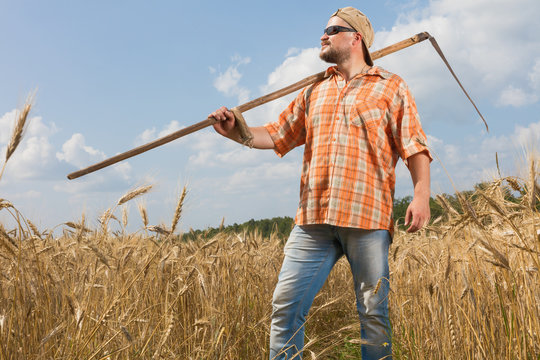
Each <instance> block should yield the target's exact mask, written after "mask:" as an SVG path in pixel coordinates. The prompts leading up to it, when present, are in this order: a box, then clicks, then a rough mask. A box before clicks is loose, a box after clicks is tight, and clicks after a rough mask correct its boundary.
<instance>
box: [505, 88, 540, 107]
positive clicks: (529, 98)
mask: <svg viewBox="0 0 540 360" xmlns="http://www.w3.org/2000/svg"><path fill="white" fill-rule="evenodd" d="M537 101H538V96H537V95H536V94H533V93H530V92H526V91H525V90H523V89H520V88H516V87H514V86H512V85H509V86H508V87H506V88H505V89H504V90H503V91H502V92H501V95H500V96H499V103H498V104H499V105H502V106H514V107H521V106H525V105H530V104H534V103H535V102H537Z"/></svg>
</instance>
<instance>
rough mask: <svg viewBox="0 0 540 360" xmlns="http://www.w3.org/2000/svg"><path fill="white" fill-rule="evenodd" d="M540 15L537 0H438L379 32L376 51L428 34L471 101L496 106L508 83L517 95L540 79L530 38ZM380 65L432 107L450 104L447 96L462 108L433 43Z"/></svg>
mask: <svg viewBox="0 0 540 360" xmlns="http://www.w3.org/2000/svg"><path fill="white" fill-rule="evenodd" d="M523 9H527V11H523ZM539 14H540V2H538V1H536V0H516V1H515V2H513V3H512V6H508V2H507V1H504V0H495V1H493V0H475V1H469V0H435V1H431V2H430V3H429V6H428V7H427V8H426V9H424V10H423V11H414V12H411V13H408V14H405V15H403V16H402V17H400V19H399V21H398V22H397V23H396V24H395V25H394V26H393V27H392V28H391V30H388V31H380V32H377V34H376V36H375V44H374V46H373V47H372V49H373V50H374V49H379V48H382V47H384V46H387V45H390V44H392V43H395V42H397V41H399V40H402V39H405V38H407V37H409V36H411V35H413V34H416V33H419V32H422V31H428V32H429V33H430V34H431V35H432V36H434V37H435V38H436V39H437V41H438V43H439V45H440V46H441V48H442V50H443V51H444V53H445V55H446V57H447V58H448V60H449V62H450V64H451V65H452V67H453V68H454V70H455V71H456V73H457V75H458V76H459V77H460V79H461V80H462V82H463V84H464V86H465V88H467V89H468V90H469V92H471V95H472V97H473V98H475V97H478V96H489V97H491V98H492V99H494V100H495V101H497V99H498V98H499V94H501V92H502V89H503V88H506V87H507V86H508V84H509V83H511V84H513V85H514V89H527V88H528V86H529V81H530V79H531V77H532V78H534V79H537V76H538V75H535V74H538V73H537V72H536V71H537V70H538V69H537V67H536V65H535V64H533V63H534V61H532V62H531V59H538V58H539V56H540V39H539V38H538V37H534V36H531V34H537V33H540V22H538V21H537V18H538V15H539ZM377 62H378V63H379V64H381V65H382V66H383V67H385V68H388V69H389V70H390V71H393V72H396V73H398V74H399V75H401V76H402V77H403V78H404V79H405V80H406V81H407V82H408V83H409V85H410V86H411V88H412V89H413V93H414V94H415V96H416V98H417V99H420V100H422V101H423V102H424V103H426V104H429V106H433V107H434V108H435V107H437V106H440V104H441V103H443V105H444V103H449V101H448V96H456V99H457V102H460V103H461V102H463V98H461V97H460V98H458V97H457V96H461V95H460V94H459V93H460V90H459V88H458V86H457V84H455V82H454V80H453V79H452V78H451V76H450V74H449V72H448V70H446V67H445V66H444V64H443V62H442V61H441V59H440V58H439V57H438V55H437V54H436V52H435V50H434V49H433V48H432V46H431V45H430V44H429V43H428V41H426V42H424V43H423V44H420V45H416V46H414V49H406V50H403V51H400V52H399V53H395V54H392V55H391V56H388V57H386V58H384V59H381V60H378V61H377ZM533 66H534V67H533ZM538 66H539V67H540V65H538ZM531 68H532V69H533V70H532V72H531V71H530V70H529V69H531ZM530 74H532V75H530ZM523 91H524V92H525V93H530V92H529V91H528V90H523ZM537 95H538V94H536V95H533V94H529V96H527V97H526V103H531V102H536V101H538V96H537ZM442 97H445V101H441V98H442ZM434 98H435V99H434ZM428 99H429V100H428ZM435 100H436V101H435ZM454 103H456V102H454ZM516 103H517V102H516V101H512V102H508V103H504V104H505V105H509V106H514V105H515V104H516ZM433 111H434V112H435V111H436V109H433ZM454 111H455V110H454Z"/></svg>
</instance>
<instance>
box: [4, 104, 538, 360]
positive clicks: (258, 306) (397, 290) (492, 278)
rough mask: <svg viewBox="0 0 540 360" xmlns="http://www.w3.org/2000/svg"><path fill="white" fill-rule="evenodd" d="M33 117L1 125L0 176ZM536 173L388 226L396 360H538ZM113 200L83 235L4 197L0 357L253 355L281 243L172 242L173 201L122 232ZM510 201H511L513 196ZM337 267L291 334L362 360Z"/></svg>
mask: <svg viewBox="0 0 540 360" xmlns="http://www.w3.org/2000/svg"><path fill="white" fill-rule="evenodd" d="M30 107H31V105H28V106H27V105H25V107H24V109H23V111H21V112H20V116H19V118H18V119H17V121H16V124H15V126H14V133H13V136H12V141H11V142H10V144H9V149H8V150H9V151H8V152H7V154H6V158H5V162H4V166H3V167H2V170H1V173H0V177H1V175H2V173H3V171H4V169H5V167H6V163H7V161H8V159H9V157H10V156H11V154H12V153H13V151H15V149H16V147H17V145H18V144H19V142H20V139H21V136H22V133H23V130H24V126H25V121H26V116H27V115H28V112H29V111H30ZM537 174H538V170H537V166H536V163H535V161H534V160H531V161H530V167H529V174H528V176H526V178H518V177H506V178H499V179H497V180H494V181H492V182H490V183H487V184H484V185H483V186H482V187H481V188H480V187H479V188H477V189H476V191H475V192H474V193H472V194H468V195H467V196H465V195H462V194H460V193H456V196H457V199H458V200H459V204H458V205H459V206H458V207H457V206H455V204H454V205H452V204H451V203H450V202H448V201H447V199H446V198H445V197H444V196H438V197H437V201H438V202H439V204H440V205H441V206H442V207H443V208H444V209H445V212H444V214H443V215H442V216H441V217H439V218H437V219H434V220H433V222H432V223H431V224H430V225H429V226H427V227H425V228H424V229H423V230H421V231H420V232H418V233H415V234H408V233H406V232H404V231H402V230H400V229H399V228H398V229H397V231H396V234H395V238H394V243H393V244H392V246H391V249H390V270H391V275H390V277H391V279H390V281H391V289H392V290H391V293H390V299H389V301H390V316H391V322H392V328H393V334H394V335H393V355H394V359H527V360H528V359H540V275H539V268H540V214H539V211H538V208H539V205H538V200H539V199H538V194H539V193H540V191H539V190H540V189H539V187H538V185H537V181H536V177H537ZM151 188H152V186H151V185H145V186H141V187H139V188H136V189H133V190H131V191H129V192H128V193H126V194H125V195H124V196H122V197H120V198H119V200H118V201H117V202H116V203H115V204H112V206H111V208H110V209H108V210H107V211H105V213H104V214H102V215H101V216H100V217H99V219H98V224H99V225H98V226H96V227H95V228H92V227H91V226H90V225H88V223H89V222H92V221H87V220H86V219H85V218H84V216H81V217H80V218H79V219H78V220H75V221H68V222H66V223H64V224H61V225H59V226H58V227H57V228H56V229H53V230H55V231H53V230H41V229H38V228H37V227H36V226H35V225H34V224H33V223H32V221H31V220H30V219H26V218H25V217H24V214H21V213H20V212H19V211H18V210H17V208H16V206H14V205H13V204H12V203H11V202H10V201H9V200H8V199H0V212H3V213H4V215H6V216H7V217H8V218H11V219H12V220H13V221H12V222H13V223H14V224H16V225H14V226H12V227H11V228H8V226H7V225H6V224H1V223H0V269H1V273H0V358H1V359H6V360H7V359H66V360H67V359H103V360H104V359H111V360H112V359H193V360H195V359H197V360H199V359H230V360H233V359H235V360H236V359H265V358H267V357H268V334H269V323H270V321H269V320H270V314H271V298H272V291H273V288H274V286H275V283H276V280H277V275H278V272H279V269H280V266H281V261H282V257H283V245H284V239H280V238H278V237H277V236H275V235H274V236H270V237H268V238H264V237H262V236H261V235H260V234H259V233H257V232H256V231H255V232H250V233H236V234H230V233H225V232H221V233H218V234H217V235H215V236H212V237H208V236H205V235H204V234H203V235H200V236H197V239H196V240H194V241H189V242H185V241H182V240H181V236H180V234H178V231H177V226H178V223H179V221H180V220H181V215H182V208H183V204H184V200H185V198H186V193H187V189H186V188H185V187H184V189H183V191H182V192H181V194H180V195H179V197H178V201H177V206H176V208H175V211H174V213H173V214H172V216H171V217H172V220H171V223H170V225H164V224H161V225H150V224H149V223H148V214H147V211H146V209H145V207H144V205H143V204H142V203H139V205H138V209H139V214H140V219H141V221H140V224H141V226H140V230H138V231H135V232H128V231H127V227H128V216H127V213H128V211H127V207H128V206H129V205H130V203H132V200H133V199H139V198H140V197H142V196H149V195H148V194H147V193H148V192H149V191H150V190H151ZM510 192H513V193H514V194H517V196H516V197H512V198H511V199H510V198H509V197H508V196H507V195H508V194H509V193H510ZM347 266H348V265H347V263H346V262H345V261H343V259H342V260H340V261H339V262H338V264H337V265H336V266H335V268H334V269H333V271H332V273H331V274H330V277H329V279H328V281H327V283H326V284H325V286H324V287H323V289H322V291H321V292H320V294H319V295H318V296H317V298H316V299H315V302H314V306H313V308H312V310H311V312H310V315H309V317H308V319H307V322H306V324H305V326H306V347H305V349H304V358H306V359H358V358H360V350H359V348H360V343H361V341H360V339H359V333H360V328H359V327H360V325H359V323H358V320H357V315H356V310H355V304H354V302H355V299H354V294H353V292H352V279H351V276H350V271H349V269H348V267H347Z"/></svg>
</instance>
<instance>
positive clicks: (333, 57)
mask: <svg viewBox="0 0 540 360" xmlns="http://www.w3.org/2000/svg"><path fill="white" fill-rule="evenodd" d="M319 57H320V58H321V60H322V61H326V62H327V63H332V64H341V63H343V62H345V61H347V60H349V58H350V57H351V52H350V51H346V50H338V49H335V48H333V47H330V45H329V47H328V48H327V49H326V51H325V52H322V51H321V52H320V53H319Z"/></svg>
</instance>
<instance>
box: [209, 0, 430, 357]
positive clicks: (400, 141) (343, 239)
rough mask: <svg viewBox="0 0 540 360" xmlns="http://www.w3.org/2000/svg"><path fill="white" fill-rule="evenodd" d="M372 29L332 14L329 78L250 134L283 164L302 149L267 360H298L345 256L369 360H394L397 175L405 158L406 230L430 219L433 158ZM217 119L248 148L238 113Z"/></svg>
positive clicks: (324, 40) (324, 49)
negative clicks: (408, 187)
mask: <svg viewBox="0 0 540 360" xmlns="http://www.w3.org/2000/svg"><path fill="white" fill-rule="evenodd" d="M373 36H374V33H373V28H372V26H371V23H370V21H369V20H368V18H367V17H366V16H365V15H364V14H363V13H362V12H360V11H359V10H357V9H355V8H352V7H346V8H342V9H339V10H338V11H336V12H335V13H333V14H332V15H331V17H330V19H329V21H328V23H327V26H326V28H325V30H324V34H323V36H322V37H321V51H320V58H321V59H322V60H324V61H326V62H329V63H334V64H336V65H335V66H332V67H330V68H328V69H327V75H329V77H327V78H325V79H324V80H322V81H320V82H318V83H315V84H313V85H310V86H307V87H306V88H304V89H303V90H302V91H301V92H300V93H299V94H298V96H297V97H296V99H295V100H294V101H293V102H292V103H291V104H290V105H289V106H288V107H287V108H286V109H285V110H284V111H283V112H282V113H281V115H280V116H279V119H278V120H277V121H276V122H273V123H269V124H266V125H264V126H261V127H252V128H250V130H251V132H252V133H253V136H254V139H253V146H254V147H255V148H259V149H273V150H274V151H275V152H276V153H277V154H278V155H279V156H280V157H281V156H284V155H285V154H286V153H288V152H289V151H290V150H292V149H293V148H295V147H297V146H301V145H304V146H305V147H304V158H303V167H302V176H301V179H300V202H299V206H298V211H297V213H296V218H295V226H294V228H293V230H292V232H291V234H290V236H289V239H288V241H287V244H286V245H285V248H284V253H285V258H284V260H283V265H282V268H281V272H280V274H279V278H278V283H277V285H276V289H275V291H274V296H273V302H272V305H273V312H272V323H271V330H270V359H291V358H293V357H294V356H295V355H296V356H297V358H301V356H302V350H303V347H304V323H305V319H306V316H307V314H308V311H309V309H310V307H311V304H312V302H313V299H314V298H315V296H316V294H317V293H318V292H319V290H320V289H321V287H322V286H323V284H324V282H325V281H326V278H327V277H328V274H329V273H330V270H331V269H332V267H333V266H334V264H335V263H336V262H337V260H338V259H339V258H340V257H342V256H343V255H345V256H346V257H347V260H348V261H349V264H350V267H351V272H352V276H353V280H354V291H355V294H356V307H357V311H358V315H359V318H360V324H361V337H362V339H363V340H365V342H364V343H363V345H362V359H381V358H384V359H390V358H391V356H392V349H391V329H390V322H389V317H388V294H389V289H390V287H389V269H388V248H389V245H390V243H391V241H392V235H393V226H394V222H393V218H392V207H393V196H394V188H395V166H396V163H397V161H398V159H399V157H401V158H402V159H403V161H404V162H405V164H406V165H407V167H408V169H409V171H410V173H411V178H412V182H413V185H414V197H413V200H412V202H411V204H410V205H409V207H408V209H407V213H406V218H405V223H406V225H408V226H409V227H408V229H407V231H409V232H415V231H417V230H419V229H420V228H421V227H422V226H423V225H424V224H425V223H426V222H427V221H428V220H429V216H430V210H429V197H430V185H429V183H430V175H429V164H430V161H431V156H430V154H429V151H428V149H427V147H426V146H425V144H426V135H425V134H424V132H423V130H422V127H421V124H420V120H419V116H418V113H417V110H416V105H415V102H414V99H413V97H412V95H411V93H410V91H409V89H408V87H407V85H406V84H405V82H404V81H403V80H402V79H401V78H400V77H399V76H397V75H395V74H392V73H390V72H388V71H386V70H384V69H382V68H380V67H378V66H373V61H372V59H371V56H370V54H369V51H368V48H369V47H370V46H371V44H372V43H373ZM210 116H212V117H214V118H215V119H216V120H218V122H217V123H216V124H215V125H214V128H215V130H216V131H217V132H218V133H220V134H221V135H223V136H225V137H228V138H230V139H233V140H235V141H237V142H240V143H241V139H240V138H239V136H238V132H237V131H236V129H235V118H234V115H233V113H232V112H231V111H229V110H228V109H227V108H225V107H222V108H220V109H218V110H216V111H215V112H213V113H212V114H210Z"/></svg>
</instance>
